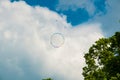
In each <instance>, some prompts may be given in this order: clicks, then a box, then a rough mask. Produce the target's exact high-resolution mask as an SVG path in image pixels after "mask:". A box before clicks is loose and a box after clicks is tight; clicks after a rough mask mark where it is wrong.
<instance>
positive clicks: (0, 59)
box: [0, 0, 103, 80]
mask: <svg viewBox="0 0 120 80" xmlns="http://www.w3.org/2000/svg"><path fill="white" fill-rule="evenodd" d="M100 27H101V24H99V23H93V24H92V23H91V24H89V23H85V24H82V25H77V27H73V26H72V25H71V24H69V23H67V21H66V16H64V15H63V16H61V15H59V14H58V13H56V12H54V11H51V10H49V9H48V8H45V7H39V6H35V7H31V6H29V5H28V4H26V3H25V2H24V1H19V2H13V3H11V2H10V1H7V0H3V1H1V2H0V78H1V79H2V80H40V79H42V78H46V77H51V78H53V79H55V80H82V79H83V76H82V74H81V73H82V67H83V66H84V65H85V63H84V58H83V55H84V52H87V50H88V48H89V47H90V46H91V45H92V44H93V43H94V42H95V41H96V40H98V39H99V38H100V37H103V34H102V31H101V28H100ZM54 33H61V34H62V35H63V36H64V38H65V42H64V44H63V45H62V46H61V47H59V48H54V47H53V46H52V45H51V44H50V37H51V35H53V34H54Z"/></svg>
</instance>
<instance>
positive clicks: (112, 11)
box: [91, 0, 120, 36]
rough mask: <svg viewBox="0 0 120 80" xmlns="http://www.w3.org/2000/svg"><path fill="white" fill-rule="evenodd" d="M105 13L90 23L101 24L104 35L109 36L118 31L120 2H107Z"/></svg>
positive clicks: (117, 0) (116, 0) (111, 0)
mask: <svg viewBox="0 0 120 80" xmlns="http://www.w3.org/2000/svg"><path fill="white" fill-rule="evenodd" d="M106 3H107V5H108V6H107V7H106V8H107V13H106V14H105V15H102V16H96V17H95V18H94V19H92V20H91V22H100V23H102V30H103V32H104V35H106V36H111V35H113V34H114V33H115V32H116V31H120V23H119V20H120V15H119V13H120V9H119V7H120V5H119V4H120V0H114V1H113V0H107V2H106Z"/></svg>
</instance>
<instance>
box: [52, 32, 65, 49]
mask: <svg viewBox="0 0 120 80" xmlns="http://www.w3.org/2000/svg"><path fill="white" fill-rule="evenodd" d="M64 41H65V39H64V36H63V34H61V33H54V34H52V35H51V38H50V43H51V45H52V46H53V47H54V48H59V47H61V46H62V45H63V44H64Z"/></svg>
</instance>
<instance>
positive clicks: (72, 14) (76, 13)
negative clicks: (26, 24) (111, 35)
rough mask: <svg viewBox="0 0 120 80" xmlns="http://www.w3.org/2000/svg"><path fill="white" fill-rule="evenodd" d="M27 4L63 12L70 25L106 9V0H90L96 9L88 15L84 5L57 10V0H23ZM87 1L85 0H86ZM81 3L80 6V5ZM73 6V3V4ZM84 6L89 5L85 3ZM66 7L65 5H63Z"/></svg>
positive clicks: (86, 19) (79, 22)
mask: <svg viewBox="0 0 120 80" xmlns="http://www.w3.org/2000/svg"><path fill="white" fill-rule="evenodd" d="M11 1H12V2H13V1H19V0H11ZM24 1H25V2H26V3H27V4H29V5H31V6H38V5H39V6H42V7H47V8H49V9H50V10H53V11H55V12H57V13H59V14H64V15H66V16H67V21H68V22H69V23H71V24H72V25H78V24H81V23H84V22H87V21H88V20H89V19H91V18H93V17H94V16H96V15H97V14H99V13H100V14H101V15H100V16H102V15H104V14H105V13H106V12H107V11H106V6H107V5H106V4H105V2H106V0H91V3H93V5H94V6H95V8H96V10H95V11H93V14H92V15H89V12H88V11H87V10H86V8H85V6H84V7H77V8H76V10H73V9H72V8H71V7H70V6H71V5H70V6H67V7H70V8H69V9H67V10H63V9H60V10H57V6H58V5H59V2H60V1H59V0H45V1H43V0H24ZM86 3H87V1H86ZM82 5H85V3H83V4H82ZM82 5H81V6H82ZM64 6H65V4H64V5H61V6H60V7H63V8H64ZM73 6H75V4H74V5H73ZM86 6H89V4H88V5H86ZM65 7H66V6H65Z"/></svg>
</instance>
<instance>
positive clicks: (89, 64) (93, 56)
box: [83, 32, 120, 80]
mask: <svg viewBox="0 0 120 80" xmlns="http://www.w3.org/2000/svg"><path fill="white" fill-rule="evenodd" d="M84 58H85V61H86V66H85V67H84V68H83V76H84V80H120V32H116V33H115V35H113V36H112V37H110V38H101V39H99V40H98V41H96V42H95V44H93V45H92V46H91V47H90V49H89V52H88V53H86V54H85V56H84Z"/></svg>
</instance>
